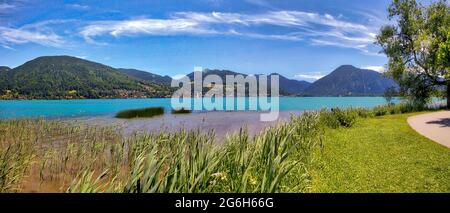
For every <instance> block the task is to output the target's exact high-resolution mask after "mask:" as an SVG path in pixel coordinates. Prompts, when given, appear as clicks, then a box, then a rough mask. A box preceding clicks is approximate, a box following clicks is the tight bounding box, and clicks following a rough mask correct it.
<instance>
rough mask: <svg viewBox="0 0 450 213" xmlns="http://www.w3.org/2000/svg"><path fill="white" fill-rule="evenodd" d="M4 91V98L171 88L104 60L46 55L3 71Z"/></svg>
mask: <svg viewBox="0 0 450 213" xmlns="http://www.w3.org/2000/svg"><path fill="white" fill-rule="evenodd" d="M0 93H3V98H20V99H65V98H131V97H163V96H167V95H168V94H169V91H168V90H167V89H166V88H165V87H161V86H160V85H157V84H152V83H149V82H146V81H142V80H139V79H137V78H134V77H132V76H129V75H126V74H123V73H121V72H119V71H117V70H116V69H114V68H112V67H109V66H105V65H103V64H99V63H95V62H91V61H87V60H83V59H79V58H75V57H70V56H45V57H39V58H36V59H33V60H31V61H28V62H26V63H25V64H23V65H21V66H19V67H16V68H14V69H11V70H7V71H6V72H1V73H0Z"/></svg>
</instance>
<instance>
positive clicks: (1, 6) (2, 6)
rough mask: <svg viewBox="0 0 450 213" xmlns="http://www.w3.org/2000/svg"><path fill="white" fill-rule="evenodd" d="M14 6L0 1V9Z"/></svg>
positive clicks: (8, 8)
mask: <svg viewBox="0 0 450 213" xmlns="http://www.w3.org/2000/svg"><path fill="white" fill-rule="evenodd" d="M15 7H16V6H14V5H12V4H8V3H0V11H3V10H10V9H14V8H15Z"/></svg>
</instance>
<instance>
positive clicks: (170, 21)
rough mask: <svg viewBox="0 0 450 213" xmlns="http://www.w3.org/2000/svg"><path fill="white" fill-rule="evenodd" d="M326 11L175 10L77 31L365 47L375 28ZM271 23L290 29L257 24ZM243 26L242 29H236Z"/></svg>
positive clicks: (89, 35) (90, 36)
mask: <svg viewBox="0 0 450 213" xmlns="http://www.w3.org/2000/svg"><path fill="white" fill-rule="evenodd" d="M339 17H340V16H338V17H334V16H332V15H330V14H319V13H311V12H303V11H268V12H265V13H259V14H242V13H222V12H211V13H203V12H178V13H174V14H173V15H172V16H170V17H169V18H166V19H148V18H142V19H133V20H114V21H112V20H111V21H101V22H92V23H89V24H88V25H87V26H85V27H83V28H82V29H81V31H80V34H81V35H82V36H83V37H84V38H85V39H86V40H87V41H90V42H94V38H95V37H100V36H104V35H110V36H114V37H120V36H131V35H178V34H191V35H205V34H207V35H212V34H216V35H232V36H243V37H250V38H257V39H276V40H291V41H299V40H307V41H309V42H310V43H311V44H313V45H327V46H338V47H344V48H353V49H358V50H361V51H363V52H368V50H367V49H366V48H367V46H368V45H371V44H372V43H373V41H374V38H375V32H376V30H375V29H373V28H369V27H367V26H365V25H362V24H359V23H353V22H349V21H344V20H340V18H339ZM264 25H271V26H277V27H282V28H285V29H286V30H288V31H290V32H287V33H284V34H275V35H272V34H267V33H264V32H261V31H259V30H258V27H261V26H264ZM242 28H245V29H246V30H245V31H242V30H240V31H238V30H237V29H242Z"/></svg>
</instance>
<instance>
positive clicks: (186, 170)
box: [0, 105, 447, 193]
mask: <svg viewBox="0 0 450 213" xmlns="http://www.w3.org/2000/svg"><path fill="white" fill-rule="evenodd" d="M396 108H400V110H394V109H396ZM382 109H383V110H382V111H388V112H389V114H393V113H403V112H409V111H413V109H414V108H407V107H400V106H392V105H389V106H385V107H384V108H382ZM401 109H404V110H403V111H402V110H401ZM405 109H408V110H405ZM379 111H381V108H376V109H373V110H371V109H362V108H357V109H333V110H322V111H315V112H305V113H303V114H302V115H299V116H292V117H291V119H290V121H289V122H285V123H279V124H278V125H276V126H274V127H270V128H267V129H265V130H264V131H262V132H261V133H259V134H258V135H256V136H254V137H250V136H249V134H248V133H247V131H246V130H245V129H241V131H240V132H239V133H236V134H234V135H230V136H228V137H227V138H225V139H224V141H223V143H219V142H218V141H216V137H214V136H213V135H214V132H202V131H200V130H197V131H179V132H164V131H163V132H159V133H151V134H144V133H140V134H135V135H133V136H130V137H124V136H123V135H122V134H121V133H120V132H118V131H117V129H115V128H113V127H95V126H86V125H82V124H69V123H66V122H61V121H56V120H6V121H0V134H1V135H2V137H1V138H0V154H1V156H0V191H1V192H15V191H19V192H20V191H25V192H34V191H37V192H41V191H45V192H128V193H139V192H308V191H317V190H316V189H313V188H312V187H314V184H313V183H314V182H313V180H314V177H315V174H314V173H315V171H320V169H317V162H319V161H318V160H320V159H321V158H322V152H323V149H324V148H325V149H326V148H327V147H324V145H323V139H324V135H329V134H328V133H329V132H331V131H340V130H339V129H343V130H345V129H353V128H351V127H353V126H354V125H355V124H357V123H358V120H359V119H361V118H369V117H374V116H377V115H381V114H383V113H381V114H380V113H378V112H379ZM333 129H337V130H333ZM327 137H328V136H327ZM327 143H331V142H330V141H328V142H327ZM325 146H328V145H327V144H325ZM330 146H335V145H330ZM347 154H348V153H347ZM367 154H370V153H367ZM320 162H322V163H323V161H320ZM322 166H323V165H322ZM325 167H326V165H325ZM321 168H323V167H321ZM316 176H317V175H316ZM337 184H339V183H337ZM445 190H447V189H445Z"/></svg>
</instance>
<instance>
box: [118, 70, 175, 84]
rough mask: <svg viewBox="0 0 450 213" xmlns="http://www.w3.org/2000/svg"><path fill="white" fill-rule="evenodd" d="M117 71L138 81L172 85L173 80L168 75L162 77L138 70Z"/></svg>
mask: <svg viewBox="0 0 450 213" xmlns="http://www.w3.org/2000/svg"><path fill="white" fill-rule="evenodd" d="M117 70H119V71H120V72H122V73H125V74H127V75H130V76H133V77H135V78H137V79H140V80H144V81H149V82H152V83H155V84H160V85H166V86H170V83H171V82H172V78H171V77H169V76H167V75H166V76H161V75H157V74H153V73H150V72H146V71H142V70H136V69H124V68H119V69H117Z"/></svg>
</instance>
